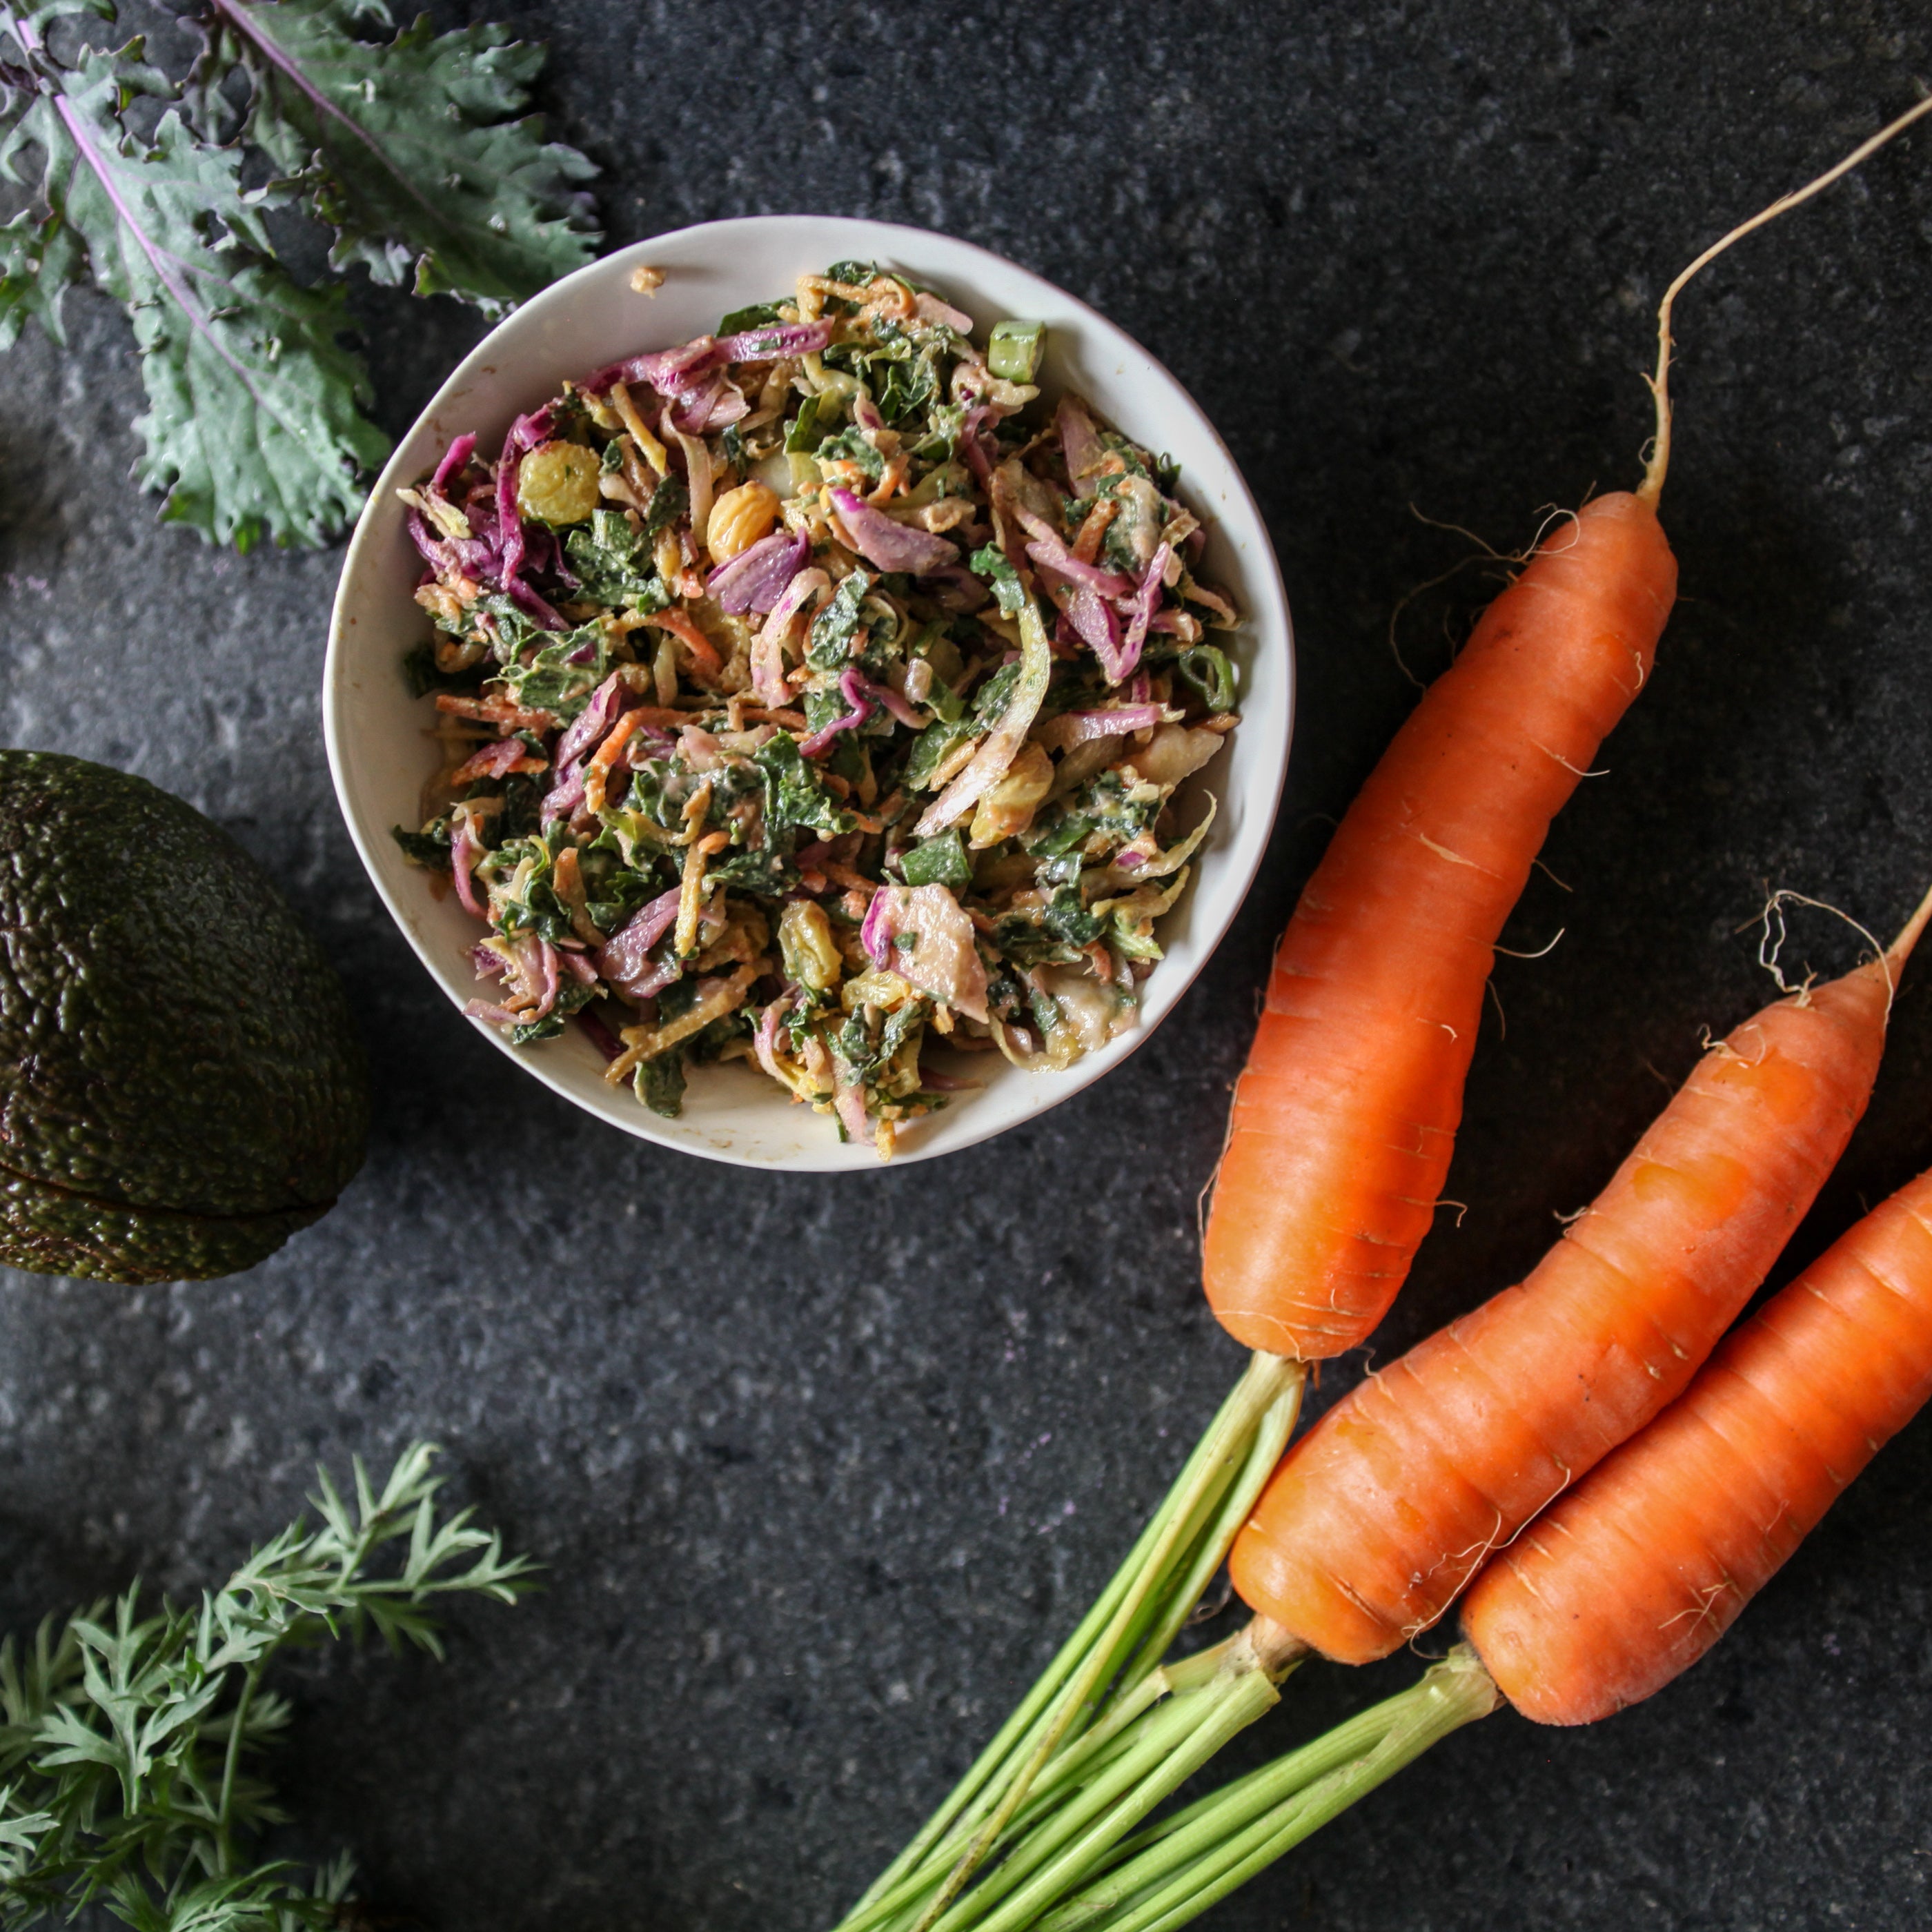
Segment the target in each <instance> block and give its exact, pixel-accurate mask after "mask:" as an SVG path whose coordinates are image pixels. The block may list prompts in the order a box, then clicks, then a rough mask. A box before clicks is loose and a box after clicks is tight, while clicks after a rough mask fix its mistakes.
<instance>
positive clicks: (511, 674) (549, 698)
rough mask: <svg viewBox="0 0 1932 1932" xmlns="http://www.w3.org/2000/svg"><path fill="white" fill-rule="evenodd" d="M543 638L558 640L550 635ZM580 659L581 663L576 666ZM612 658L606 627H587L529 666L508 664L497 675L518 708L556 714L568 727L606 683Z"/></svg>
mask: <svg viewBox="0 0 1932 1932" xmlns="http://www.w3.org/2000/svg"><path fill="white" fill-rule="evenodd" d="M541 635H543V636H544V637H555V636H556V633H555V632H553V631H544V632H542V633H541ZM585 652H589V655H588V656H587V657H586V656H585V655H584V653H585ZM578 658H583V661H582V662H581V663H579V662H577V661H576V660H577V659H578ZM609 658H610V651H609V649H608V646H607V645H606V643H605V642H604V627H603V625H601V624H585V625H582V626H581V627H580V628H578V629H577V630H574V631H565V632H564V633H563V634H562V636H561V637H556V642H555V643H550V644H546V645H544V646H543V648H542V649H541V650H539V651H538V652H537V654H536V655H535V657H533V658H531V659H530V661H529V663H528V664H523V663H520V662H519V663H511V664H505V665H504V666H503V667H502V669H501V670H499V671H498V672H497V673H496V675H497V676H499V678H501V679H502V681H503V682H504V683H505V684H506V685H508V686H509V688H510V695H511V697H513V698H514V699H515V700H516V701H517V703H519V704H520V705H523V706H525V707H526V709H529V710H532V711H550V712H555V713H556V715H557V716H558V717H559V718H561V719H562V720H563V721H565V722H566V723H568V721H569V720H570V719H571V718H574V717H575V716H576V715H577V713H578V712H580V711H581V710H582V709H583V707H584V706H585V705H586V703H588V702H589V697H590V694H591V693H592V691H595V689H596V688H597V687H598V685H600V684H601V683H602V682H604V674H605V673H606V672H607V671H608V670H609V669H610V663H609Z"/></svg>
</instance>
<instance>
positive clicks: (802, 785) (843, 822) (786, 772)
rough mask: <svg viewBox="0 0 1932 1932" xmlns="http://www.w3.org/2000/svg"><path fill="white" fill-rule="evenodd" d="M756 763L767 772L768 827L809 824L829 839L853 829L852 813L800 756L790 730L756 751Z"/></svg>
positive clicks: (754, 761) (754, 762) (766, 812)
mask: <svg viewBox="0 0 1932 1932" xmlns="http://www.w3.org/2000/svg"><path fill="white" fill-rule="evenodd" d="M751 762H752V763H753V764H754V765H756V766H757V768H758V769H759V770H760V772H762V773H763V775H764V784H765V823H766V826H767V827H769V828H774V829H775V828H776V827H778V826H784V825H802V826H809V827H810V828H811V829H812V830H813V831H814V832H817V833H818V834H819V835H820V837H821V838H837V837H838V836H839V835H840V834H841V832H849V831H850V830H851V829H852V814H850V812H848V811H846V810H845V809H844V808H843V807H842V806H841V805H840V804H839V802H838V800H837V799H835V798H834V797H833V796H832V793H831V792H830V790H829V789H828V788H827V787H826V783H825V781H824V780H823V778H820V776H819V775H818V773H817V772H815V771H814V770H813V769H812V768H811V766H809V765H808V764H807V763H805V760H804V759H803V758H802V757H801V756H800V755H799V748H798V740H797V739H796V738H794V737H793V736H792V735H791V733H790V732H789V731H779V732H775V733H773V734H772V737H771V738H770V739H769V740H768V741H767V742H766V743H765V744H763V745H760V747H759V748H758V749H757V751H754V753H753V754H752V755H751Z"/></svg>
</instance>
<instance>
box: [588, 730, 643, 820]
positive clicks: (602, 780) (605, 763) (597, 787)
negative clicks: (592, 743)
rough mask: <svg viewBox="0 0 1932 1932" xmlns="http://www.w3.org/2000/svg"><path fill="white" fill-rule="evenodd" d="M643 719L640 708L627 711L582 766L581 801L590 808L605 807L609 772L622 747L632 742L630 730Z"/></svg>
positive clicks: (631, 731)
mask: <svg viewBox="0 0 1932 1932" xmlns="http://www.w3.org/2000/svg"><path fill="white" fill-rule="evenodd" d="M643 721H644V716H643V712H642V710H637V711H627V712H625V713H624V715H622V717H621V718H619V719H618V720H617V721H616V724H613V725H612V726H611V727H610V730H609V731H608V732H607V733H606V734H605V736H604V742H603V743H601V745H598V747H597V748H596V750H595V751H593V752H592V753H591V754H590V762H589V763H588V764H586V766H584V768H583V802H584V804H585V805H586V806H587V807H588V808H589V809H590V810H591V811H602V810H603V809H604V790H605V787H607V785H608V784H610V773H611V772H612V771H613V769H615V767H616V763H617V760H618V758H619V756H620V755H621V754H622V751H623V749H624V747H625V745H628V743H629V742H631V733H633V732H634V731H635V730H637V727H638V726H639V725H640V724H643Z"/></svg>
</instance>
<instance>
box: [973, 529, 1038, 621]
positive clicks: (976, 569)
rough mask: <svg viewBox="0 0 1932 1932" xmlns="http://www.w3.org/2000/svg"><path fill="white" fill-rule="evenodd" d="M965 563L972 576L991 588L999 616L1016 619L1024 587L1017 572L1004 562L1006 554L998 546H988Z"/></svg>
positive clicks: (1022, 600) (1022, 601)
mask: <svg viewBox="0 0 1932 1932" xmlns="http://www.w3.org/2000/svg"><path fill="white" fill-rule="evenodd" d="M966 561H967V563H968V566H969V567H970V568H971V570H972V572H973V574H974V576H976V577H984V578H985V579H986V581H987V582H988V583H990V584H991V585H992V586H993V595H994V596H995V598H997V599H998V601H999V606H1000V610H1001V614H1002V615H1004V616H1008V617H1017V616H1019V613H1020V608H1021V607H1022V605H1023V604H1025V602H1026V586H1025V585H1024V584H1023V583H1021V581H1020V577H1019V571H1016V569H1014V568H1013V565H1011V564H1010V563H1009V562H1007V553H1006V552H1005V551H1004V550H1001V548H1000V547H999V545H998V544H987V545H986V547H984V548H983V549H982V550H975V551H974V553H973V554H972V555H971V556H970V557H968V559H966Z"/></svg>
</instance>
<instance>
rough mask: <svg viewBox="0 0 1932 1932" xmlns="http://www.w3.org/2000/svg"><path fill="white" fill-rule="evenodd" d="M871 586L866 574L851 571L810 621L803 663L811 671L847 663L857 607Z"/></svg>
mask: <svg viewBox="0 0 1932 1932" xmlns="http://www.w3.org/2000/svg"><path fill="white" fill-rule="evenodd" d="M871 587H872V580H871V577H870V575H869V574H868V573H867V572H865V571H862V570H855V571H851V572H850V574H848V575H847V576H846V577H844V579H843V580H841V582H840V583H839V586H838V589H837V590H836V592H834V593H833V595H832V601H831V602H830V603H829V604H826V607H825V608H824V609H823V610H821V611H820V612H819V613H818V615H817V616H816V617H814V619H812V624H811V637H810V639H809V640H808V643H807V644H806V646H805V662H806V663H807V664H810V665H811V667H812V668H813V669H814V670H839V669H840V668H841V667H843V666H844V664H847V663H848V662H849V661H850V658H851V656H852V639H853V635H854V634H855V633H856V631H857V630H858V628H859V605H860V604H862V603H863V602H864V601H865V593H866V592H868V591H869V590H870V589H871Z"/></svg>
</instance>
